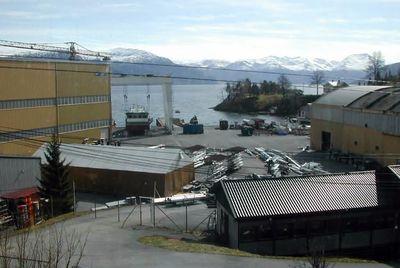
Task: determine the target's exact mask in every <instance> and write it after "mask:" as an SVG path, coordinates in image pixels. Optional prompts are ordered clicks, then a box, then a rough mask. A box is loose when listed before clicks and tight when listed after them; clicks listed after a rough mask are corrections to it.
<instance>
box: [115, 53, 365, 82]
mask: <svg viewBox="0 0 400 268" xmlns="http://www.w3.org/2000/svg"><path fill="white" fill-rule="evenodd" d="M108 53H109V54H110V56H111V59H112V62H113V68H114V70H117V71H118V72H122V71H125V72H128V73H139V74H147V73H153V74H155V75H172V76H180V77H182V76H184V77H193V78H198V79H207V78H211V79H215V80H241V79H245V78H250V79H251V80H252V81H262V80H272V81H275V80H276V79H277V75H276V74H274V73H286V74H288V76H289V79H290V80H291V81H292V82H293V83H309V78H308V77H304V76H296V75H298V74H300V75H304V74H311V73H312V72H313V71H315V70H321V71H324V73H325V76H326V78H327V79H342V80H349V82H354V81H356V80H357V79H363V78H364V77H365V73H364V69H365V68H366V66H367V63H368V61H369V58H370V56H369V55H368V54H353V55H349V56H347V57H346V58H344V59H343V60H341V61H330V60H325V59H320V58H314V59H308V58H304V57H278V56H268V57H264V58H260V59H246V60H240V61H226V60H218V59H206V60H202V61H198V62H184V63H180V64H175V63H174V62H173V61H172V60H170V59H168V58H165V57H160V56H157V55H155V54H153V53H150V52H147V51H143V50H138V49H129V48H115V49H112V50H110V51H108ZM132 63H147V64H150V65H141V64H133V65H132ZM154 64H161V65H169V66H156V65H154ZM182 66H195V67H204V68H211V69H203V68H197V69H196V68H182ZM218 68H225V69H233V70H231V71H229V70H217V69H218ZM242 70H243V71H244V72H241V71H242ZM248 71H265V72H267V73H249V72H248ZM268 72H270V73H268ZM350 80H351V81H350ZM197 81H198V80H197ZM180 82H184V81H183V80H182V79H180ZM192 82H193V81H192Z"/></svg>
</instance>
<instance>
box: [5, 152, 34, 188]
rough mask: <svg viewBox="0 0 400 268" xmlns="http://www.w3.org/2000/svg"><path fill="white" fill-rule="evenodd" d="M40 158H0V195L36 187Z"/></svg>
mask: <svg viewBox="0 0 400 268" xmlns="http://www.w3.org/2000/svg"><path fill="white" fill-rule="evenodd" d="M37 178H41V173H40V158H34V157H32V158H31V157H7V156H0V194H2V193H5V192H11V191H17V190H19V189H21V188H28V187H33V186H36V185H38V181H37Z"/></svg>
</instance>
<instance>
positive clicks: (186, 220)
mask: <svg viewBox="0 0 400 268" xmlns="http://www.w3.org/2000/svg"><path fill="white" fill-rule="evenodd" d="M184 202H185V232H186V233H187V232H188V213H187V212H188V211H187V208H188V206H187V202H186V198H185V199H184Z"/></svg>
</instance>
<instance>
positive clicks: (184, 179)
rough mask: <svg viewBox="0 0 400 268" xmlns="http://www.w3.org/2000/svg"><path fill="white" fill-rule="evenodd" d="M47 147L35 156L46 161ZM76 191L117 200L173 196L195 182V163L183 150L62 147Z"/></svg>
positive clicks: (102, 146)
mask: <svg viewBox="0 0 400 268" xmlns="http://www.w3.org/2000/svg"><path fill="white" fill-rule="evenodd" d="M44 150H45V147H42V148H40V149H39V150H38V151H37V152H36V153H35V155H36V156H39V157H41V158H42V161H45V157H44ZM60 150H61V158H64V159H65V162H66V163H70V167H71V172H70V175H71V176H72V178H73V179H74V181H75V185H76V189H77V190H78V191H83V192H94V193H104V194H112V195H118V196H139V195H140V196H153V195H154V192H157V194H156V195H158V194H159V195H160V196H170V195H173V194H175V193H177V192H180V191H181V190H182V187H183V186H184V185H186V184H188V183H189V182H191V181H192V180H193V179H194V166H193V161H192V159H191V158H190V157H188V156H187V155H186V154H185V153H184V152H183V151H182V150H180V149H175V148H148V147H130V146H107V145H82V144H62V145H61V146H60Z"/></svg>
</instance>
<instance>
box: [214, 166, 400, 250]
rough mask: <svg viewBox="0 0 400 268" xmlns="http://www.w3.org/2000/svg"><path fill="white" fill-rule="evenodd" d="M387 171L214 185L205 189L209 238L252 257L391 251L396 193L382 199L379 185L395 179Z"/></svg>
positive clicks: (382, 188) (396, 242)
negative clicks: (211, 200)
mask: <svg viewBox="0 0 400 268" xmlns="http://www.w3.org/2000/svg"><path fill="white" fill-rule="evenodd" d="M388 170H389V169H388ZM388 170H385V171H383V172H381V173H379V172H378V173H377V172H375V171H367V172H354V173H347V174H328V175H318V176H303V177H288V178H280V179H237V180H221V181H220V182H218V183H217V184H216V185H215V186H214V188H213V192H214V193H215V194H216V199H217V225H216V232H217V234H218V236H219V237H220V240H221V241H223V242H225V243H226V244H227V245H229V246H230V247H232V248H238V249H240V250H245V251H249V252H254V253H258V254H268V255H305V254H307V253H308V252H310V250H315V249H316V248H315V247H317V249H319V250H324V251H325V252H327V253H340V254H346V253H349V252H354V251H357V252H360V251H363V252H375V253H377V252H379V251H383V252H388V251H387V250H388V249H389V251H392V250H394V251H395V250H397V249H398V245H399V239H398V232H399V231H398V225H399V218H398V216H397V215H398V213H399V210H400V209H399V208H400V206H399V202H398V198H396V195H397V196H398V191H399V190H398V189H399V188H398V186H399V185H397V186H396V187H395V188H391V189H392V190H391V191H392V194H390V191H388V190H389V189H388V188H387V184H390V185H391V186H393V187H394V185H395V184H398V183H399V179H398V177H396V178H395V179H393V178H392V179H391V178H390V177H388V176H387V175H386V174H388V172H389V171H388ZM389 180H390V181H389Z"/></svg>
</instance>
